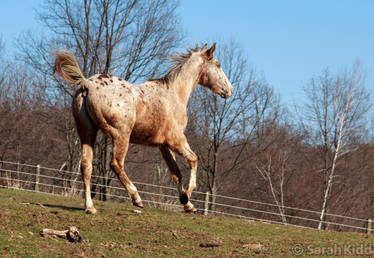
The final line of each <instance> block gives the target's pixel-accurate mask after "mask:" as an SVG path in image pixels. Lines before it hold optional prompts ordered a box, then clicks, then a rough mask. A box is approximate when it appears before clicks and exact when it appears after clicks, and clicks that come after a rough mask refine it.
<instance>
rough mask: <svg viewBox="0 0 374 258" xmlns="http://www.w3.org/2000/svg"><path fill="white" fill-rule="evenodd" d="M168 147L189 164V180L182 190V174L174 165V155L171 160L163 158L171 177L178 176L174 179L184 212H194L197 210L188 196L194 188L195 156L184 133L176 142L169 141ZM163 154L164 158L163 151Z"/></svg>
mask: <svg viewBox="0 0 374 258" xmlns="http://www.w3.org/2000/svg"><path fill="white" fill-rule="evenodd" d="M168 148H170V149H171V150H173V151H175V152H177V153H178V154H179V155H181V156H182V157H183V158H185V159H186V160H187V162H188V164H189V166H190V180H189V184H188V188H187V190H183V187H182V181H181V180H182V176H181V174H180V171H179V169H178V167H177V165H176V162H175V159H174V157H173V159H172V160H171V159H170V158H169V161H168V160H167V159H165V160H166V163H167V164H168V166H169V169H170V170H172V174H173V178H174V175H176V177H177V178H179V181H176V180H174V181H176V182H177V184H178V190H179V196H180V201H181V203H182V204H183V205H184V210H185V211H186V212H196V211H197V210H196V208H195V207H194V206H193V204H192V203H191V202H190V198H191V194H192V191H193V190H194V189H195V188H196V171H197V156H196V154H195V153H194V152H193V151H192V150H191V148H190V146H189V144H188V142H187V139H186V137H185V136H184V135H183V137H181V138H180V139H179V141H176V144H170V143H169V146H168ZM163 156H164V158H165V155H164V153H163ZM169 163H171V166H170V165H169ZM174 164H175V165H174Z"/></svg>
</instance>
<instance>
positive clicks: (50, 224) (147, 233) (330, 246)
mask: <svg viewBox="0 0 374 258" xmlns="http://www.w3.org/2000/svg"><path fill="white" fill-rule="evenodd" d="M82 205H83V199H80V198H66V197H62V196H52V195H47V194H37V193H30V192H24V191H17V190H8V189H0V255H1V256H4V255H7V256H14V255H16V256H73V255H74V256H82V257H87V256H89V257H95V256H101V257H123V256H139V257H140V256H142V257H144V256H155V255H161V256H239V257H243V256H252V255H258V256H292V255H294V254H298V253H297V252H302V254H303V255H305V254H317V255H320V254H335V255H337V254H338V255H339V254H345V255H347V256H351V255H354V254H372V251H373V250H374V249H373V247H372V244H373V242H374V241H373V240H374V238H373V236H368V235H366V234H358V233H342V232H328V231H327V232H321V231H317V230H311V229H304V228H297V227H293V226H281V225H272V224H264V223H259V222H248V221H243V220H239V219H234V218H228V217H213V216H203V215H200V214H184V213H176V212H171V211H164V210H158V209H149V208H146V209H143V210H142V213H141V214H138V213H135V212H133V210H134V207H133V206H132V205H130V204H118V203H109V202H98V201H96V208H98V211H99V213H98V214H97V215H94V216H92V215H86V214H85V213H84V211H83V209H82ZM70 225H74V226H76V227H78V229H79V231H80V233H81V235H82V237H83V240H84V241H83V242H82V243H70V242H68V241H67V240H64V239H51V238H43V237H41V236H40V235H39V231H40V230H41V229H43V228H52V229H59V230H63V229H65V228H66V227H68V226H70ZM212 246H213V247H212ZM300 250H301V251H300ZM295 252H296V253H295Z"/></svg>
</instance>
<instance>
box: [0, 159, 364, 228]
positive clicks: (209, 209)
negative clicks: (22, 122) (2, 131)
mask: <svg viewBox="0 0 374 258" xmlns="http://www.w3.org/2000/svg"><path fill="white" fill-rule="evenodd" d="M12 166H13V167H14V166H16V167H17V168H16V170H15V169H14V168H13V169H12ZM21 168H22V169H21ZM37 170H38V173H37V172H36V171H37ZM67 175H68V176H70V178H66V176H67ZM108 179H109V180H110V183H109V184H104V183H102V182H101V183H100V180H101V181H103V182H107V181H108ZM95 180H96V181H95ZM91 181H92V182H91V188H92V190H91V194H92V195H93V198H95V199H99V200H100V199H101V200H110V201H131V200H130V198H129V197H127V192H126V190H125V189H124V188H123V187H122V185H121V184H120V182H119V180H118V179H117V178H113V177H111V178H108V177H103V176H99V175H92V179H91ZM134 183H135V184H136V185H137V186H138V189H139V190H138V192H139V193H140V194H141V195H142V199H143V200H142V201H143V202H144V203H147V204H149V205H151V206H155V207H161V208H165V209H172V210H183V207H182V205H180V204H179V200H178V199H179V197H178V190H177V189H176V188H175V187H171V186H164V185H157V184H152V183H145V182H136V181H135V182H134ZM0 188H8V189H18V190H24V191H30V192H41V193H48V194H54V195H65V196H83V182H82V181H81V175H80V173H78V172H74V171H67V170H60V169H55V168H48V167H43V166H39V165H30V164H20V163H18V162H11V161H0ZM151 189H153V190H152V191H151ZM206 194H207V193H204V192H199V191H194V192H193V196H194V197H193V198H192V199H191V202H193V203H194V204H195V206H196V208H197V209H198V211H199V212H204V213H205V214H206V213H210V214H212V215H219V216H231V217H237V218H240V219H244V220H249V221H261V222H265V223H274V224H286V225H293V226H297V227H303V228H313V229H315V228H317V225H318V223H319V222H320V220H319V216H320V214H321V213H320V212H318V211H313V210H308V209H303V208H296V207H288V206H281V207H279V206H278V205H276V204H272V203H265V202H259V201H253V200H247V199H242V198H236V197H231V196H224V195H215V197H216V201H215V202H214V203H212V202H210V201H209V198H208V199H206ZM235 202H236V204H235ZM238 203H240V204H241V205H240V206H239V205H238ZM279 208H281V209H283V210H284V211H285V213H284V214H280V213H279ZM326 216H327V218H328V219H329V220H326V221H324V224H325V225H328V226H329V227H333V228H332V229H336V230H342V229H345V230H351V231H359V232H367V231H368V230H370V232H371V229H368V227H367V226H368V224H370V223H368V220H367V219H362V218H355V217H351V216H344V215H339V214H330V213H328V214H326ZM282 219H285V220H286V222H285V221H284V220H282Z"/></svg>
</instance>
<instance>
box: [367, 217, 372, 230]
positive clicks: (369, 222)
mask: <svg viewBox="0 0 374 258" xmlns="http://www.w3.org/2000/svg"><path fill="white" fill-rule="evenodd" d="M372 223H373V221H372V220H371V219H370V218H368V231H367V233H368V234H371V230H372Z"/></svg>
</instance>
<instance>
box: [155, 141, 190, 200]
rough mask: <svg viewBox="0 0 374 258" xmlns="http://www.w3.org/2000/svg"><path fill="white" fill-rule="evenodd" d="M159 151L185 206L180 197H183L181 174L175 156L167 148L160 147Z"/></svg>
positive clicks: (164, 146)
mask: <svg viewBox="0 0 374 258" xmlns="http://www.w3.org/2000/svg"><path fill="white" fill-rule="evenodd" d="M160 151H161V154H162V157H163V158H164V160H165V162H166V164H167V165H168V168H169V171H170V174H171V177H172V178H173V181H174V182H175V183H176V184H177V186H178V192H179V196H180V197H181V200H180V201H181V203H182V204H186V203H187V201H188V200H187V201H183V200H182V196H184V189H183V184H182V174H181V172H180V170H179V168H178V165H177V162H176V160H175V154H174V152H173V151H172V150H170V149H169V147H168V146H166V145H162V146H161V147H160Z"/></svg>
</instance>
